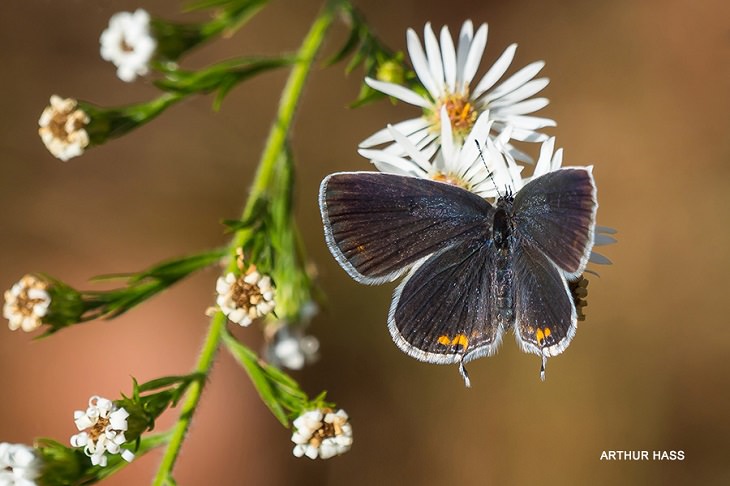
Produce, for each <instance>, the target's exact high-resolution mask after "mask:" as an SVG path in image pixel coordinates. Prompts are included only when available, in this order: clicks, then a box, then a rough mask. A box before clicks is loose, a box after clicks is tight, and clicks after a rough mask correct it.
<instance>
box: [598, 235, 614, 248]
mask: <svg viewBox="0 0 730 486" xmlns="http://www.w3.org/2000/svg"><path fill="white" fill-rule="evenodd" d="M614 243H616V238H614V237H613V236H608V235H604V234H602V233H596V234H595V235H594V237H593V244H594V245H595V246H603V245H612V244H614Z"/></svg>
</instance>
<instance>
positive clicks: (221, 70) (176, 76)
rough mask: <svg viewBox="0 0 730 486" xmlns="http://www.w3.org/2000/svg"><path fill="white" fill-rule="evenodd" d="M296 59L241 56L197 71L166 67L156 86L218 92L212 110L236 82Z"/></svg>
mask: <svg viewBox="0 0 730 486" xmlns="http://www.w3.org/2000/svg"><path fill="white" fill-rule="evenodd" d="M295 62H296V58H295V57H292V56H287V55H283V56H279V57H272V58H262V57H242V58H238V59H231V60H227V61H223V62H220V63H217V64H214V65H212V66H209V67H207V68H204V69H201V70H199V71H185V70H182V69H177V68H169V67H166V68H164V69H163V73H164V74H165V78H164V79H160V80H158V81H155V85H156V86H157V87H158V88H160V89H162V90H165V91H168V92H170V93H177V94H180V95H190V94H193V93H212V92H217V95H216V98H215V100H214V109H218V108H220V104H221V102H222V101H223V98H224V97H225V96H226V95H227V94H228V93H229V92H230V90H231V89H233V87H235V86H236V85H237V84H239V83H241V82H243V81H245V80H247V79H250V78H252V77H254V76H256V75H257V74H261V73H264V72H266V71H270V70H272V69H277V68H280V67H285V66H290V65H292V64H294V63H295Z"/></svg>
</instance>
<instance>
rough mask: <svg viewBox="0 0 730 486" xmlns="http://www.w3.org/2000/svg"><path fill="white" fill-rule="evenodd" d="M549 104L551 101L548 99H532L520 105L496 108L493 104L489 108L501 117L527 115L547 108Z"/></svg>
mask: <svg viewBox="0 0 730 486" xmlns="http://www.w3.org/2000/svg"><path fill="white" fill-rule="evenodd" d="M502 99H504V98H502ZM500 101H501V99H500ZM549 103H550V101H549V100H548V99H547V98H532V99H531V100H527V101H522V102H519V103H514V104H511V103H510V104H508V105H507V106H495V105H496V103H495V104H491V105H490V106H489V107H490V109H491V111H492V112H494V113H495V114H496V113H499V114H500V115H501V116H505V115H526V114H527V113H532V112H535V111H537V110H541V109H543V108H545V107H546V106H547V105H548V104H549Z"/></svg>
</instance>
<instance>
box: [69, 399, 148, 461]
mask: <svg viewBox="0 0 730 486" xmlns="http://www.w3.org/2000/svg"><path fill="white" fill-rule="evenodd" d="M127 417H129V413H128V412H127V411H126V410H125V409H124V408H119V409H118V408H117V407H116V406H115V405H114V402H112V401H111V400H108V399H106V398H102V397H99V396H93V397H91V398H90V399H89V407H88V408H87V409H86V410H85V411H84V410H76V411H75V412H74V422H75V423H76V428H77V429H79V430H80V431H82V432H80V433H78V434H76V435H74V436H72V437H71V446H72V447H83V448H84V453H85V454H86V455H87V456H89V457H90V458H91V464H93V465H94V466H101V467H105V466H106V464H107V457H106V455H105V453H106V452H108V453H109V454H120V453H121V456H122V459H124V460H125V461H127V462H131V461H132V460H133V459H134V453H133V452H132V451H129V450H127V449H122V448H121V445H122V444H124V443H125V442H126V438H125V436H124V432H126V430H127Z"/></svg>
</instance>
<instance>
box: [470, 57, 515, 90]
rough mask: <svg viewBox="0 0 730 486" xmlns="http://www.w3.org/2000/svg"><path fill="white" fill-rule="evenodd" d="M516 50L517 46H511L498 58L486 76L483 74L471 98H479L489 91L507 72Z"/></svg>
mask: <svg viewBox="0 0 730 486" xmlns="http://www.w3.org/2000/svg"><path fill="white" fill-rule="evenodd" d="M516 50H517V44H512V45H510V46H509V47H507V49H505V50H504V52H503V53H502V55H501V56H499V59H497V60H496V61H495V62H494V64H492V67H491V68H489V71H487V74H485V75H484V77H482V79H481V80H480V81H479V84H477V87H476V88H474V91H473V92H472V93H473V94H472V97H474V98H479V97H480V96H481V95H482V93H484V92H485V91H487V90H488V89H490V88H491V87H492V86H494V83H496V82H497V81H499V78H501V77H502V76H503V75H504V73H505V72H506V71H507V68H509V65H510V64H511V63H512V59H513V58H514V57H515V51H516Z"/></svg>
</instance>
